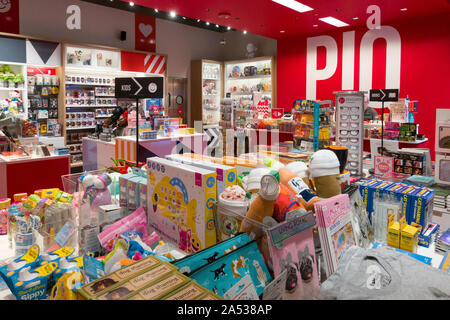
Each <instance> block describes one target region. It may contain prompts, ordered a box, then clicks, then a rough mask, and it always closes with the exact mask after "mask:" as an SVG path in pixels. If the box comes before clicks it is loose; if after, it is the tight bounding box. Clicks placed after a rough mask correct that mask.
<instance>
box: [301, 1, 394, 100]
mask: <svg viewBox="0 0 450 320" xmlns="http://www.w3.org/2000/svg"><path fill="white" fill-rule="evenodd" d="M367 12H368V13H373V14H372V15H371V16H370V17H369V18H368V19H367V27H368V28H369V30H368V31H367V32H366V33H365V34H364V35H363V37H362V39H361V44H360V52H359V54H360V57H359V61H360V64H359V90H360V91H368V90H370V89H373V88H372V78H373V44H374V42H375V40H377V39H384V40H385V41H386V83H385V86H384V88H400V63H401V39H400V34H399V33H398V31H397V30H396V29H395V28H393V27H391V26H380V8H379V7H378V6H375V5H373V6H369V7H368V8H367ZM318 47H325V49H326V57H325V61H326V64H325V68H324V69H321V70H318V69H317V49H318ZM337 50H338V45H337V42H336V41H335V40H334V38H332V37H331V36H317V37H310V38H307V40H306V99H311V100H315V99H317V97H316V95H317V81H319V80H326V79H329V78H331V77H332V76H333V75H334V74H335V72H336V69H337V60H338V54H337ZM354 77H355V31H347V32H344V33H343V34H342V90H355V85H354ZM337 89H338V88H336V90H337Z"/></svg>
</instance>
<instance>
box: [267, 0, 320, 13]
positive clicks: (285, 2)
mask: <svg viewBox="0 0 450 320" xmlns="http://www.w3.org/2000/svg"><path fill="white" fill-rule="evenodd" d="M272 1H273V2H276V3H278V4H281V5H282V6H285V7H288V8H290V9H292V10H295V11H298V12H306V11H311V10H314V9H313V8H311V7H308V6H307V5H304V4H302V3H300V2H297V1H295V0H272Z"/></svg>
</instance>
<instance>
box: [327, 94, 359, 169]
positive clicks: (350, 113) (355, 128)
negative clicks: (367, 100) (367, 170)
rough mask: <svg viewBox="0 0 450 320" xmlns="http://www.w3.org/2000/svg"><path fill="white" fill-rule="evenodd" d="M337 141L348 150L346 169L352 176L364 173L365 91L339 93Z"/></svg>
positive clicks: (337, 99)
mask: <svg viewBox="0 0 450 320" xmlns="http://www.w3.org/2000/svg"><path fill="white" fill-rule="evenodd" d="M334 94H335V95H336V112H337V122H336V123H337V133H336V136H337V140H336V143H337V145H339V146H343V147H347V148H348V161H347V167H346V169H347V170H348V171H349V172H350V174H351V175H352V176H361V175H362V172H363V143H364V91H337V92H334Z"/></svg>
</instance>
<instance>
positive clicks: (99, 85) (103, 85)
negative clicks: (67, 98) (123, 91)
mask: <svg viewBox="0 0 450 320" xmlns="http://www.w3.org/2000/svg"><path fill="white" fill-rule="evenodd" d="M66 85H67V86H73V85H80V86H93V87H114V86H115V85H114V84H107V83H101V84H100V83H81V82H67V81H66Z"/></svg>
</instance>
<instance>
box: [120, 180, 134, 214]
mask: <svg viewBox="0 0 450 320" xmlns="http://www.w3.org/2000/svg"><path fill="white" fill-rule="evenodd" d="M133 176H134V174H133V173H132V172H130V173H126V174H123V175H121V176H120V177H119V205H120V206H121V207H123V208H125V215H127V214H129V213H130V212H133V211H130V210H128V207H127V206H128V179H130V178H131V177H133Z"/></svg>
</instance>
